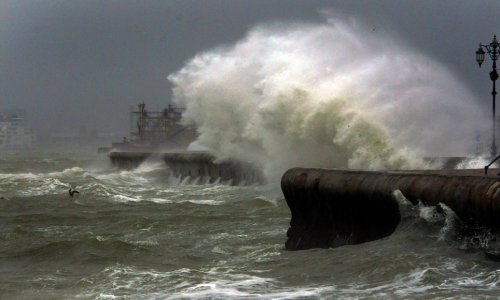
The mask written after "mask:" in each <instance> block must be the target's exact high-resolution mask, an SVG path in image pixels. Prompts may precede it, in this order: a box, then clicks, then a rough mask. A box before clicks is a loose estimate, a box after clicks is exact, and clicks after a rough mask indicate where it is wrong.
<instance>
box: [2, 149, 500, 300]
mask: <svg viewBox="0 0 500 300" xmlns="http://www.w3.org/2000/svg"><path fill="white" fill-rule="evenodd" d="M69 186H73V187H76V188H77V189H78V190H79V191H80V192H81V193H80V194H79V195H77V196H76V197H73V198H70V197H69V196H68V193H67V189H68V188H69ZM0 196H2V197H5V199H1V200H0V298H1V299H333V298H367V299H368V298H381V299H386V298H394V299H398V298H420V299H434V298H468V299H470V298H474V299H485V298H491V299H496V298H498V297H499V296H500V291H499V284H500V263H499V262H494V261H491V260H489V259H487V258H486V257H485V255H484V253H483V250H482V249H481V247H488V246H489V245H484V244H485V243H486V242H487V241H486V240H485V239H482V238H480V237H479V238H475V239H473V240H472V241H474V242H475V243H473V245H471V243H470V242H471V239H470V238H467V239H466V238H464V237H461V236H458V235H457V230H456V228H455V225H453V223H454V222H453V218H452V216H451V215H452V214H449V215H448V217H446V218H444V217H441V216H439V215H437V214H436V213H435V209H433V208H425V207H411V206H408V205H404V204H402V205H401V209H402V211H403V222H402V224H400V225H399V227H398V229H397V230H396V232H395V233H394V234H393V235H391V236H390V237H387V238H385V239H382V240H378V241H374V242H370V243H365V244H361V245H353V246H345V247H340V248H336V249H314V250H307V251H297V252H290V251H285V250H284V243H285V239H286V230H287V228H288V222H289V221H290V213H289V210H288V208H287V206H286V203H285V201H284V199H283V196H282V195H281V193H280V191H279V188H278V187H276V186H265V187H261V186H258V187H255V186H254V187H238V186H227V185H223V184H211V185H208V184H205V185H191V184H188V183H184V184H181V183H179V182H178V180H176V179H175V178H171V177H170V176H169V174H168V170H167V169H166V168H165V167H164V166H163V165H162V164H161V163H155V162H146V163H145V165H143V166H141V167H140V168H139V169H138V170H135V171H117V170H114V169H113V168H111V166H109V164H108V162H107V160H106V158H105V157H103V156H82V155H79V156H71V155H57V154H50V155H49V154H47V155H6V154H2V156H0ZM481 244H483V245H481Z"/></svg>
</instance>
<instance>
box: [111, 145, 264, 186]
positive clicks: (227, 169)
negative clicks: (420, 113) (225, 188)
mask: <svg viewBox="0 0 500 300" xmlns="http://www.w3.org/2000/svg"><path fill="white" fill-rule="evenodd" d="M109 158H110V160H111V163H112V164H113V165H114V166H116V167H118V168H119V169H127V170H130V169H134V168H137V167H138V166H139V165H140V164H141V163H143V162H144V161H146V160H147V159H150V158H154V159H159V160H163V161H164V162H165V164H166V166H167V167H168V168H169V169H170V170H171V172H172V175H173V176H175V177H179V178H180V179H181V180H184V179H186V178H188V179H191V180H193V181H194V180H197V181H198V182H202V183H210V182H215V181H224V182H228V183H229V184H233V185H249V184H261V183H264V177H263V176H262V174H261V172H260V171H259V170H257V169H255V168H254V167H253V166H251V165H250V164H248V163H245V162H241V161H236V160H217V159H216V157H215V156H213V155H212V154H210V153H208V152H202V151H200V152H194V151H193V152H166V153H156V152H155V153H152V152H110V153H109Z"/></svg>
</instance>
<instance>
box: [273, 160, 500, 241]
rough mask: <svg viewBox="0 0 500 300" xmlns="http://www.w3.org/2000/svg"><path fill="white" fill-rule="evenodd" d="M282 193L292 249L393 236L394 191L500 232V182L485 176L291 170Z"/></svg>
mask: <svg viewBox="0 0 500 300" xmlns="http://www.w3.org/2000/svg"><path fill="white" fill-rule="evenodd" d="M281 188H282V190H283V194H284V196H285V199H286V201H287V204H288V206H289V208H290V211H291V213H292V218H291V221H290V228H289V230H288V232H287V236H288V240H287V242H286V244H285V246H286V249H288V250H299V249H309V248H328V247H336V246H341V245H345V244H358V243H363V242H367V241H371V240H375V239H379V238H382V237H385V236H388V235H390V234H391V233H392V232H394V230H395V228H396V227H397V225H398V224H399V222H400V220H401V217H400V214H399V206H398V204H397V202H396V201H395V199H394V196H393V192H394V190H400V191H401V192H402V193H403V195H404V196H405V197H406V198H407V199H408V200H409V201H411V202H412V203H414V204H416V203H418V201H421V202H422V203H424V204H426V205H437V204H438V203H440V202H441V203H444V204H446V205H447V206H449V207H450V208H451V209H453V211H455V213H456V214H457V216H458V217H460V218H461V219H462V221H464V222H466V223H469V224H473V225H482V226H488V227H491V228H493V229H495V230H498V229H499V228H500V182H499V180H498V179H497V178H496V177H488V176H482V175H461V174H434V173H429V172H425V171H422V172H399V171H398V172H371V171H353V170H338V169H304V168H294V169H290V170H288V171H287V172H286V173H285V174H284V175H283V177H282V180H281Z"/></svg>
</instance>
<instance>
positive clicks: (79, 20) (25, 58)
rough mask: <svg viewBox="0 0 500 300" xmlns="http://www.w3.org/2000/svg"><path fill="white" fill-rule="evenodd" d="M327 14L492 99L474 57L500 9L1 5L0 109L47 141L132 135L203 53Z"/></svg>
mask: <svg viewBox="0 0 500 300" xmlns="http://www.w3.org/2000/svg"><path fill="white" fill-rule="evenodd" d="M325 11H332V12H333V13H339V14H342V15H343V16H344V17H351V16H352V17H355V18H357V19H359V20H360V21H361V22H363V23H364V24H366V25H367V26H368V27H369V28H372V29H373V34H377V32H385V33H387V32H389V33H392V34H394V35H396V36H397V37H398V38H399V39H403V40H404V41H405V42H406V43H408V44H410V45H411V46H412V47H413V48H415V49H419V50H420V51H422V52H425V53H426V54H428V55H430V56H432V57H434V58H437V59H438V60H440V61H441V62H442V63H443V64H445V65H447V66H448V67H449V68H450V69H452V70H454V71H455V72H456V73H457V75H458V76H459V77H460V78H461V79H462V80H463V82H464V84H466V85H468V86H469V88H470V89H471V90H472V91H473V92H474V93H475V94H477V95H479V96H481V97H483V96H484V98H486V99H485V102H486V101H487V100H488V99H489V98H488V95H489V94H488V93H489V89H491V87H490V84H491V83H490V82H489V81H488V77H487V76H488V75H487V71H486V70H484V69H483V70H479V69H478V68H477V65H476V63H475V61H474V51H475V50H476V48H477V45H478V43H479V42H480V41H481V42H483V43H486V42H489V41H490V40H491V38H492V35H493V34H494V33H497V34H499V33H500V32H498V31H496V30H498V29H500V21H499V19H498V17H497V14H498V13H499V12H500V2H498V1H396V0H394V1H293V0H286V1H186V0H182V1H131V0H120V1H53V0H46V1H19V0H16V1H10V0H0V78H1V81H0V109H2V108H4V107H19V108H26V109H27V110H28V111H29V113H30V116H31V118H32V119H33V122H34V124H35V125H36V128H38V130H39V131H41V132H43V133H47V132H76V131H77V130H78V128H80V127H81V126H82V125H86V126H87V127H88V128H93V127H94V128H100V129H101V131H108V132H110V131H114V132H117V131H119V132H120V131H121V132H123V133H125V132H126V131H127V130H128V121H127V120H128V119H127V118H128V114H127V112H128V109H129V105H131V104H135V103H136V102H137V101H145V102H146V103H148V104H150V105H152V106H156V107H158V108H159V107H162V106H164V105H165V104H166V103H167V102H168V99H169V97H170V88H171V86H170V84H169V83H168V81H167V79H166V76H167V75H168V74H170V73H172V72H175V71H176V70H178V69H179V68H181V67H182V65H183V64H184V62H185V61H186V60H188V59H189V58H191V57H192V56H193V55H195V54H196V53H198V52H201V51H204V50H207V49H210V48H213V47H217V46H219V45H221V44H227V43H231V42H234V41H236V40H238V39H240V38H242V37H243V36H244V35H245V33H246V32H247V31H248V29H249V28H251V27H252V26H254V25H257V24H260V23H263V22H264V23H266V22H267V23H269V22H275V21H312V22H322V21H323V20H324V19H323V18H324V17H323V14H322V13H321V12H325ZM490 66H491V65H490V63H489V62H487V63H486V68H489V67H490ZM394 76H397V74H395V75H394Z"/></svg>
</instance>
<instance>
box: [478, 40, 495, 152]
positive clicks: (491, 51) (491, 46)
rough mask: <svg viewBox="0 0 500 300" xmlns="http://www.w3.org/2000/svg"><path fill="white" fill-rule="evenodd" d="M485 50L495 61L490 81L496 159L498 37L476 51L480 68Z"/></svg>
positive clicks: (493, 141) (492, 147)
mask: <svg viewBox="0 0 500 300" xmlns="http://www.w3.org/2000/svg"><path fill="white" fill-rule="evenodd" d="M483 49H486V52H487V53H488V54H489V56H490V58H491V60H492V61H493V71H491V72H490V79H491V81H493V90H492V91H491V95H492V96H493V139H492V140H491V156H492V157H496V156H497V145H496V142H495V96H496V94H497V91H496V88H495V81H496V80H497V79H498V72H497V58H498V55H499V54H500V53H499V52H500V44H499V43H498V41H497V36H496V35H494V36H493V41H492V42H491V43H490V44H489V45H483V44H481V43H479V48H478V49H477V51H476V61H477V63H478V64H479V67H481V64H482V63H483V61H484V54H485V53H486V52H484V50H483Z"/></svg>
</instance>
